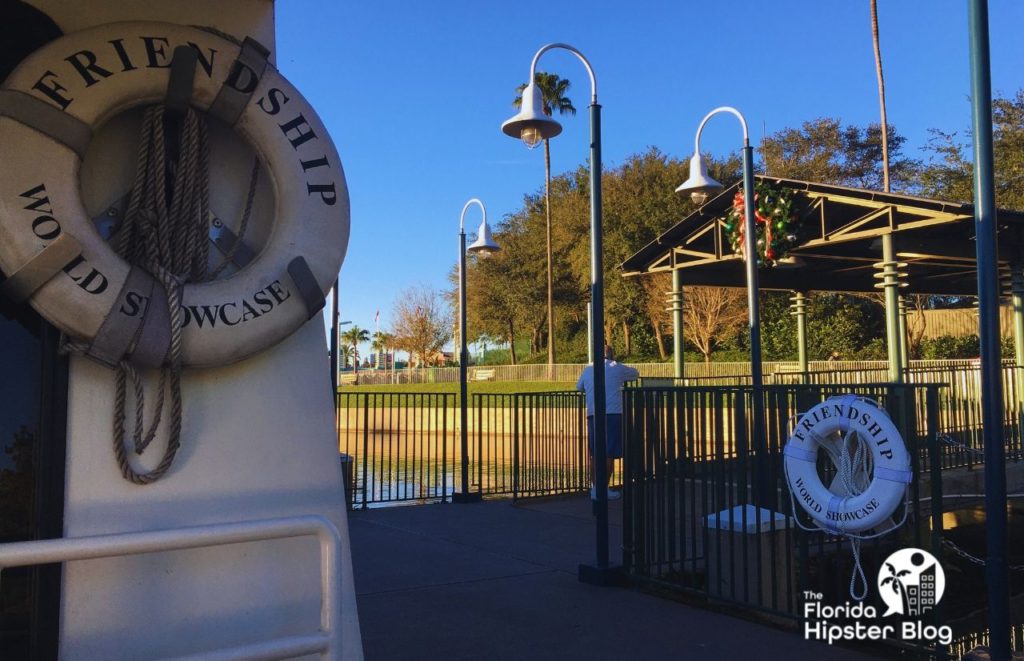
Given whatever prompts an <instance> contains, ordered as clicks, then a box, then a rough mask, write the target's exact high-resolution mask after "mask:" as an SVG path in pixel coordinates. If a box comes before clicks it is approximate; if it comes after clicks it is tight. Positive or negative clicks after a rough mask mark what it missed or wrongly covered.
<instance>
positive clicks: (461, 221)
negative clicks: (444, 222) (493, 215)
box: [459, 197, 487, 232]
mask: <svg viewBox="0 0 1024 661" xmlns="http://www.w3.org/2000/svg"><path fill="white" fill-rule="evenodd" d="M474 204H476V205H479V207H480V211H482V212H483V214H484V222H485V223H486V222H487V207H485V206H484V203H483V202H481V201H480V200H478V199H476V198H475V197H474V198H473V199H471V200H470V201H469V202H466V205H465V206H464V207H462V215H460V216H459V231H460V232H465V231H466V212H467V211H469V207H470V206H472V205H474Z"/></svg>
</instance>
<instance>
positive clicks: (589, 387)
mask: <svg viewBox="0 0 1024 661" xmlns="http://www.w3.org/2000/svg"><path fill="white" fill-rule="evenodd" d="M639 376H640V372H638V371H636V370H635V369H633V368H632V367H628V366H626V365H623V364H622V363H618V362H616V361H614V360H608V359H607V358H605V361H604V401H605V414H606V415H611V414H619V415H621V414H622V386H623V385H624V384H625V383H626V382H627V381H632V380H633V379H635V378H637V377H639ZM576 390H582V391H583V392H584V393H585V394H586V396H587V415H594V366H593V365H587V366H586V367H584V368H583V373H582V374H580V380H579V381H577V382H576Z"/></svg>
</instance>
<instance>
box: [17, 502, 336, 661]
mask: <svg viewBox="0 0 1024 661" xmlns="http://www.w3.org/2000/svg"><path fill="white" fill-rule="evenodd" d="M313 535H315V536H316V537H317V539H318V540H319V541H320V630H319V631H318V632H317V633H314V634H309V635H303V636H290V637H285V638H278V639H275V640H271V641H266V642H259V643H251V644H248V645H243V646H239V647H232V648H228V649H223V650H217V651H213V652H204V653H202V654H198V655H195V656H189V657H182V658H186V659H200V658H201V659H218V660H221V659H223V660H227V659H286V658H292V657H296V656H301V655H304V654H317V653H319V654H320V657H321V658H322V659H330V660H332V661H333V660H335V659H340V658H341V559H340V549H341V537H340V535H339V534H338V529H337V528H335V527H334V524H332V523H331V522H330V521H328V520H327V519H325V518H324V517H322V516H297V517H289V518H282V519H262V520H257V521H243V522H238V523H221V524H213V525H205V526H192V527H188V528H172V529H169V530H154V531H146V532H132V533H120V534H115V535H95V536H91V537H71V538H65V539H44V540H38V541H32V542H14V543H10V544H0V572H2V571H3V570H4V569H6V568H9V567H24V566H29V565H42V564H48V563H53V562H68V561H71V560H90V559H94V558H109V557H114V556H122V555H138V554H142V553H157V552H161V551H177V550H182V549H192V548H201V547H209V546H223V545H226V544H241V543H243V542H255V541H260V540H268V539H285V538H289V537H304V536H313Z"/></svg>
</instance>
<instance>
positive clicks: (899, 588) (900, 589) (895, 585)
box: [882, 562, 910, 615]
mask: <svg viewBox="0 0 1024 661" xmlns="http://www.w3.org/2000/svg"><path fill="white" fill-rule="evenodd" d="M885 566H886V567H888V568H889V574H890V576H887V577H885V578H884V579H882V585H888V584H889V583H892V591H893V592H895V593H896V594H898V595H900V600H901V601H902V602H903V610H902V611H901V612H900V614H901V615H907V614H908V613H909V612H910V601H909V599H908V598H907V589H906V587H905V586H904V585H903V580H902V579H903V577H904V576H906V575H907V574H909V573H910V570H909V569H901V570H899V571H896V568H895V567H893V566H892V563H891V562H887V563H885Z"/></svg>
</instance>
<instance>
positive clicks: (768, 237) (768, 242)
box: [732, 191, 775, 260]
mask: <svg viewBox="0 0 1024 661" xmlns="http://www.w3.org/2000/svg"><path fill="white" fill-rule="evenodd" d="M732 208H733V209H735V210H736V211H737V213H739V216H740V218H743V219H745V218H746V213H745V212H744V209H743V193H741V192H740V191H736V196H735V197H733V198H732ZM754 221H755V222H757V223H761V224H762V225H764V257H765V259H768V260H772V259H775V250H773V249H772V222H771V218H765V217H764V216H762V215H761V212H760V211H758V210H757V193H754ZM738 229H739V246H740V254H741V255H744V251H745V250H746V247H747V244H746V242H745V241H744V240H743V231H744V230H745V229H746V220H743V221H742V222H740V224H739V228H738ZM754 250H755V252H756V250H757V248H756V247H755V249H754Z"/></svg>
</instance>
